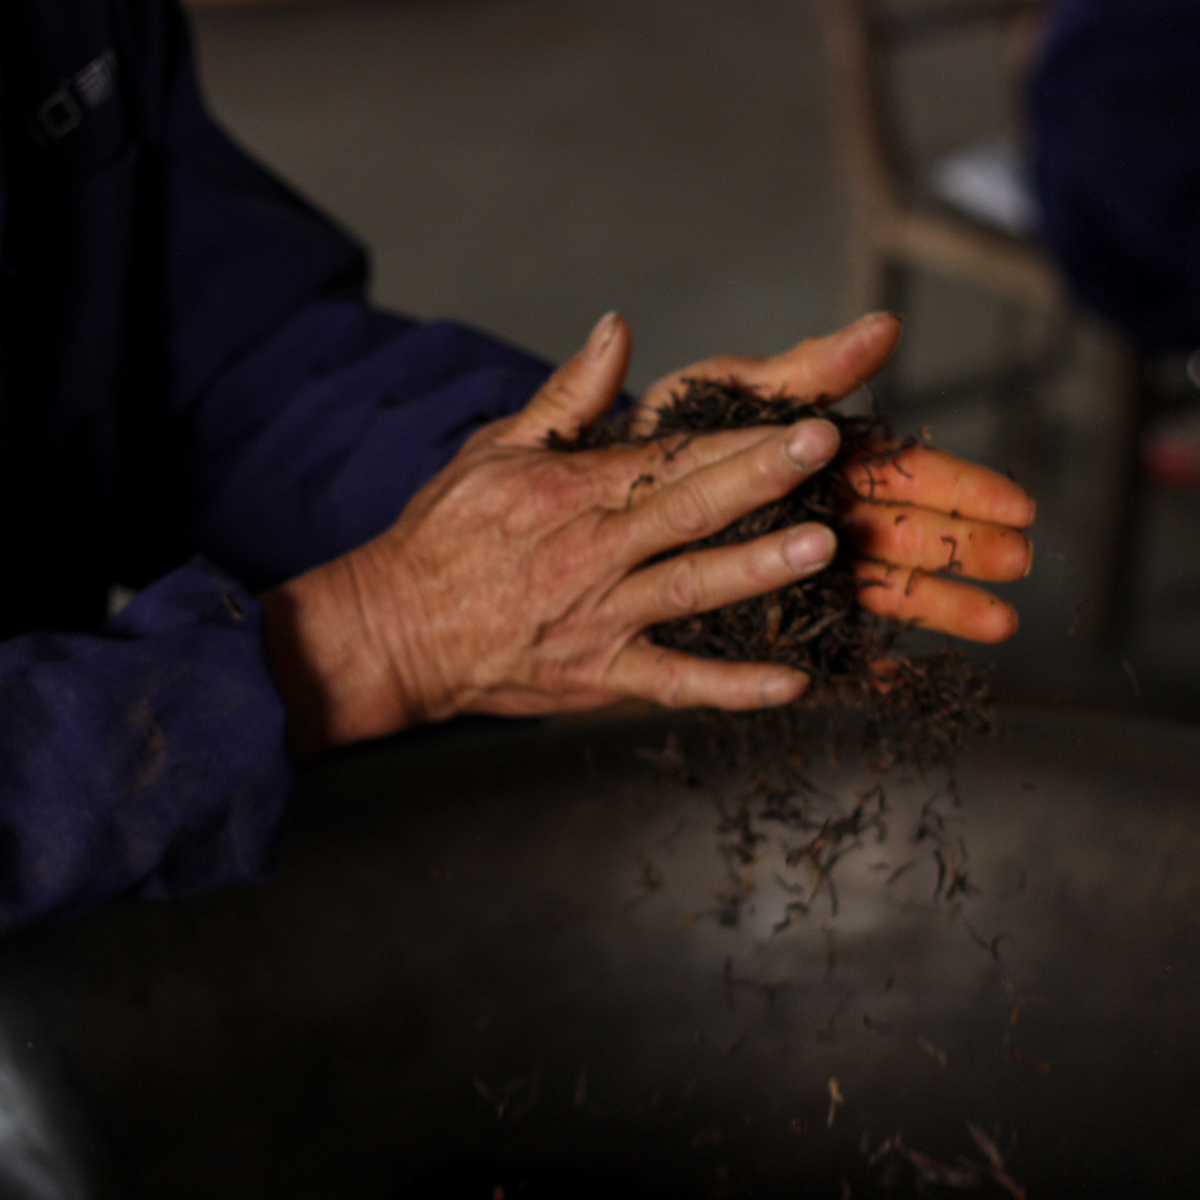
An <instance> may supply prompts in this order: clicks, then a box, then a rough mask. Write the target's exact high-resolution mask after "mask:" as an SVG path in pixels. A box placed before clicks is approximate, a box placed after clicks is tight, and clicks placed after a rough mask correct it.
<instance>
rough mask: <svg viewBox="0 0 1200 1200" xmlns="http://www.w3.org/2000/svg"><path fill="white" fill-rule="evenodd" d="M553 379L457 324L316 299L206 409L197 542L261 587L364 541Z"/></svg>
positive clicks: (197, 481)
mask: <svg viewBox="0 0 1200 1200" xmlns="http://www.w3.org/2000/svg"><path fill="white" fill-rule="evenodd" d="M549 370H550V368H549V367H548V366H547V365H546V364H545V363H542V362H540V361H539V360H537V359H534V358H531V357H530V356H529V355H526V354H524V353H522V352H521V351H519V350H515V349H513V348H512V347H509V346H505V345H503V344H502V343H500V342H497V341H494V340H493V339H491V338H488V337H485V336H484V335H483V334H480V333H476V332H475V331H473V330H470V329H467V328H465V327H464V326H461V325H457V324H454V323H452V322H448V321H447V322H435V323H433V324H428V325H415V324H413V323H412V322H408V321H404V320H401V319H400V318H397V317H392V316H388V315H386V314H383V313H379V312H375V311H373V310H371V309H369V308H367V307H366V306H364V305H363V304H361V303H358V302H354V301H336V300H326V301H318V302H314V303H312V304H310V305H308V306H307V307H305V308H304V309H302V310H301V311H300V312H299V313H298V314H296V315H295V316H294V317H293V318H292V319H291V320H289V321H287V322H286V323H284V325H283V326H282V327H281V328H279V329H278V330H276V331H275V332H274V333H273V334H272V335H271V336H270V337H267V338H265V339H264V340H263V341H262V342H261V343H260V344H259V345H258V346H256V347H255V348H254V349H253V350H252V351H251V352H250V353H248V354H247V355H246V356H245V357H244V358H243V359H242V360H241V361H240V362H239V363H238V364H237V366H236V367H235V368H234V369H232V370H230V371H227V372H226V373H225V374H224V375H222V376H221V377H220V379H218V381H217V382H216V383H215V384H214V385H213V387H212V388H211V389H210V390H209V392H208V393H207V394H206V395H205V396H204V397H203V400H202V402H200V403H198V404H197V405H196V406H195V409H194V411H193V414H192V417H191V422H190V429H189V436H188V447H189V455H190V460H189V472H190V475H191V487H192V490H191V495H192V506H191V513H190V516H191V520H192V522H193V523H194V531H193V536H194V538H195V544H196V546H197V547H198V548H199V549H200V550H201V551H202V552H203V553H204V554H205V555H206V556H208V557H209V558H211V559H212V560H213V561H214V562H217V563H219V564H220V565H221V566H222V567H224V568H225V569H226V570H228V571H230V572H232V573H233V574H234V575H236V576H237V577H238V578H239V579H241V580H243V581H244V582H245V583H246V584H247V585H248V586H250V587H251V588H253V589H256V590H259V589H263V588H266V587H269V586H271V585H273V584H275V583H277V582H279V581H281V580H283V579H287V578H289V577H291V576H293V575H296V574H298V573H299V572H301V571H304V570H306V569H307V568H309V567H311V566H314V565H315V564H317V563H320V562H324V561H327V560H328V559H331V558H334V557H336V556H337V555H339V554H341V553H344V552H345V551H346V550H349V549H352V548H353V547H355V546H358V545H361V544H362V543H363V542H365V541H366V540H367V539H369V538H371V537H373V536H374V535H375V534H377V533H380V532H381V531H382V530H384V529H386V528H387V527H388V526H389V525H390V524H391V523H392V522H393V521H394V520H395V519H396V517H397V516H398V515H399V513H400V510H401V509H402V508H403V507H404V505H405V503H406V502H407V500H408V499H409V497H410V496H412V494H413V493H414V492H415V491H416V490H417V489H418V488H419V487H420V486H421V485H422V484H423V483H425V481H426V480H428V479H429V478H430V477H431V476H432V475H434V474H435V473H436V472H437V471H438V470H439V469H440V468H441V467H442V466H444V465H445V463H446V462H447V461H448V460H449V459H450V458H451V457H452V456H453V455H454V453H455V452H456V451H457V449H458V448H459V446H461V444H462V443H463V441H464V440H465V439H466V438H467V437H468V436H469V435H470V434H471V432H472V431H473V430H475V429H478V428H479V427H480V426H481V425H483V424H486V423H487V422H489V421H493V420H496V419H497V418H499V417H503V416H506V415H508V414H509V413H511V412H514V411H515V410H516V409H518V408H520V407H521V406H522V405H523V404H524V403H525V402H526V401H527V400H528V399H529V397H530V396H531V395H532V394H533V393H534V392H535V391H536V390H537V389H538V388H539V387H540V386H541V384H542V382H543V381H544V379H545V378H546V376H547V374H548V373H549Z"/></svg>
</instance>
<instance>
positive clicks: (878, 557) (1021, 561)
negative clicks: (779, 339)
mask: <svg viewBox="0 0 1200 1200" xmlns="http://www.w3.org/2000/svg"><path fill="white" fill-rule="evenodd" d="M900 330H901V325H900V322H899V321H898V320H897V319H896V318H895V317H893V316H891V315H890V314H889V313H871V314H868V315H867V316H865V317H862V318H861V319H860V320H858V321H856V322H855V323H854V324H853V325H850V326H848V327H847V328H846V329H843V330H841V331H839V332H838V333H834V334H830V335H829V336H827V337H821V338H809V339H806V340H805V341H802V342H800V343H799V344H798V345H796V346H794V347H792V349H790V350H787V351H785V352H784V353H783V354H777V355H774V356H772V357H770V358H749V357H732V356H726V357H722V358H710V359H707V360H705V361H704V362H700V363H696V364H695V365H694V366H691V367H686V368H684V369H683V370H682V371H676V372H673V373H672V374H670V375H668V376H666V377H665V378H663V379H661V380H659V381H658V382H657V383H656V384H654V385H653V386H652V387H651V388H650V389H649V390H648V391H647V392H646V394H645V395H644V396H643V397H642V399H641V401H640V402H639V404H638V408H637V415H636V417H635V429H637V430H638V431H639V432H645V431H647V430H648V429H650V428H652V427H653V423H654V414H655V411H656V410H657V409H659V408H661V407H663V406H664V405H666V404H668V403H670V400H671V396H672V393H673V392H676V391H679V390H681V389H682V382H683V380H684V379H689V378H700V379H720V380H727V379H732V380H733V381H734V382H736V383H739V384H741V385H743V386H746V387H757V388H759V389H761V390H762V391H763V393H764V394H767V395H769V394H772V393H783V394H786V395H788V396H794V397H796V398H798V399H800V400H818V399H820V398H822V397H823V398H825V399H826V400H827V401H828V402H829V403H831V404H832V403H833V402H835V401H837V400H840V399H841V398H842V397H843V396H846V395H848V394H849V393H850V392H852V391H854V390H855V389H856V388H858V387H859V386H860V385H861V384H862V383H863V382H864V381H865V380H866V379H867V378H869V377H870V376H871V375H873V374H874V373H875V372H876V371H878V370H879V368H880V367H882V366H883V364H884V363H885V362H887V360H888V358H889V357H890V356H891V354H892V351H893V350H894V349H895V347H896V343H897V342H898V341H899V340H900ZM864 365H866V366H867V369H866V370H864ZM851 480H852V482H853V484H854V487H855V490H856V492H857V493H858V498H857V499H856V500H855V501H854V502H853V504H852V506H851V508H850V510H849V513H848V515H847V524H848V527H849V531H850V536H851V537H852V538H853V539H854V542H855V545H856V547H857V549H858V550H859V551H860V553H861V554H862V555H863V556H864V557H863V559H862V560H861V562H860V564H859V568H858V573H859V576H860V578H862V579H863V580H864V581H869V582H870V585H871V586H868V587H864V588H863V589H862V592H861V593H860V602H861V603H862V605H863V607H864V608H866V609H868V610H869V611H871V612H873V613H876V614H877V615H879V616H883V617H890V618H891V619H893V620H895V621H901V622H912V623H914V624H916V625H920V626H921V627H923V628H926V629H931V630H935V631H937V632H941V633H948V634H951V635H952V636H954V637H960V638H966V639H968V640H970V641H976V642H1002V641H1004V640H1005V639H1006V638H1009V637H1011V636H1012V635H1013V634H1014V633H1015V632H1016V630H1017V623H1018V622H1017V613H1016V610H1015V609H1014V608H1013V607H1012V605H1010V604H1007V603H1006V602H1005V601H1003V600H1001V599H1000V598H999V597H998V596H994V595H992V593H990V592H988V591H986V590H985V589H983V588H979V587H975V586H973V585H972V584H969V583H965V582H962V579H975V580H980V581H984V582H992V583H1007V582H1011V581H1013V580H1017V579H1021V578H1023V577H1024V576H1025V575H1027V574H1028V573H1029V569H1030V567H1031V565H1032V563H1033V546H1032V544H1031V543H1030V541H1029V539H1028V538H1026V537H1025V536H1024V535H1023V534H1022V533H1021V532H1020V530H1022V529H1026V528H1027V527H1028V526H1030V525H1032V524H1033V519H1034V514H1035V505H1034V502H1033V500H1032V499H1031V497H1030V496H1029V495H1028V494H1027V493H1026V492H1025V491H1024V490H1023V489H1022V488H1020V487H1018V485H1017V484H1015V483H1013V482H1012V481H1011V480H1009V479H1006V478H1005V477H1004V476H1003V475H999V474H997V473H996V472H995V471H991V470H989V469H988V468H987V467H982V466H979V465H977V464H975V463H971V462H967V461H965V460H964V459H961V458H956V457H955V456H954V455H952V454H947V453H946V452H945V451H942V450H935V449H932V448H929V447H925V446H914V447H912V448H911V449H909V450H906V451H904V452H903V453H902V454H901V455H900V456H899V457H898V458H897V459H896V460H895V461H894V462H890V463H884V464H881V465H880V464H876V465H870V464H861V463H860V464H858V465H856V466H855V467H854V468H852V470H851ZM935 572H939V573H936V574H935ZM948 574H949V575H954V576H961V577H962V578H961V579H960V578H948V577H947V575H948Z"/></svg>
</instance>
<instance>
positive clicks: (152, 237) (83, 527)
mask: <svg viewBox="0 0 1200 1200" xmlns="http://www.w3.org/2000/svg"><path fill="white" fill-rule="evenodd" d="M0 73H2V79H0V86H2V95H3V117H4V121H3V148H2V152H0V220H2V222H3V225H2V241H0V500H2V502H3V506H4V507H3V511H4V512H5V523H4V526H3V529H2V530H0V564H2V566H3V572H4V574H3V587H2V588H0V638H3V639H4V640H3V641H2V642H0V931H6V930H12V929H15V928H17V927H20V926H22V925H24V924H27V923H28V922H30V921H32V920H35V919H40V918H44V917H49V916H61V915H66V914H70V913H76V912H81V911H85V910H87V909H90V908H93V907H95V906H97V905H98V904H101V903H103V902H104V901H106V900H108V899H110V898H112V897H114V896H117V895H120V894H124V893H135V894H139V895H146V896H171V895H178V894H182V893H186V892H193V891H197V890H202V889H206V888H213V887H218V886H222V885H225V884H229V883H232V882H234V881H237V880H247V879H256V878H260V877H262V876H263V874H264V873H265V872H267V871H269V869H270V867H271V864H272V860H273V856H274V852H275V847H276V844H277V840H278V834H279V827H280V822H281V819H282V815H283V812H284V808H285V803H286V799H287V796H288V792H289V790H290V787H291V779H292V764H291V761H290V758H289V754H288V750H287V747H286V743H285V737H284V714H283V709H282V704H281V701H280V698H279V696H278V693H277V692H276V689H275V686H274V684H273V682H272V679H271V675H270V672H269V669H268V664H267V661H266V657H265V651H264V645H263V637H262V624H261V612H260V610H259V606H258V605H257V603H256V602H255V600H254V599H253V593H254V592H256V591H258V590H261V589H263V588H266V587H269V586H271V585H272V584H275V583H277V582H279V581H281V580H283V579H285V578H287V577H288V576H291V575H293V574H296V573H297V572H300V571H302V570H304V569H306V568H308V567H310V566H313V565H315V564H317V563H319V562H322V561H325V560H327V559H329V558H332V557H334V556H336V555H338V554H340V553H342V552H344V551H345V550H348V549H350V548H352V547H353V546H355V545H358V544H359V543H361V542H362V541H364V540H365V539H367V538H369V537H371V536H372V535H374V534H376V533H378V532H379V531H381V530H382V529H384V528H385V527H386V526H387V525H389V524H390V523H391V521H392V520H394V518H395V517H396V515H397V514H398V512H399V511H400V509H401V508H402V507H403V505H404V503H405V502H406V500H407V499H408V497H409V496H410V495H411V494H412V493H413V491H414V490H415V489H416V488H418V487H419V486H420V485H421V484H422V483H423V482H424V481H425V480H426V479H428V478H429V476H430V475H432V474H433V473H434V472H435V471H436V470H437V469H438V468H439V467H440V466H442V465H443V464H444V463H445V462H446V461H447V460H448V459H449V458H450V457H451V455H452V454H453V453H454V452H455V450H456V449H457V447H458V446H459V445H460V444H461V442H462V440H463V439H464V437H465V436H466V435H467V434H468V433H470V432H471V430H473V429H474V428H476V427H478V426H479V425H480V424H482V423H484V422H486V421H490V420H492V419H494V418H496V417H499V416H502V415H505V414H507V413H509V412H511V411H513V410H514V409H516V408H517V407H519V406H520V405H521V404H522V403H524V401H525V400H526V399H527V398H528V397H529V396H530V395H531V394H532V393H533V392H534V391H535V390H536V389H537V387H538V386H539V385H540V383H541V382H542V380H543V379H544V378H545V376H546V374H547V371H548V368H547V366H546V365H545V364H544V363H542V362H540V361H538V360H536V359H533V358H531V357H529V356H528V355H526V354H523V353H521V352H520V351H517V350H514V349H512V348H510V347H507V346H504V345H502V344H500V343H498V342H496V341H493V340H492V339H490V338H487V337H485V336H483V335H481V334H478V333H475V332H473V331H471V330H469V329H466V328H464V327H462V326H459V325H455V324H451V323H436V324H432V325H418V324H416V323H414V322H412V321H407V320H403V319H400V318H398V317H394V316H391V315H387V314H384V313H380V312H378V311H375V310H372V309H371V308H370V307H368V306H367V304H366V303H365V302H364V299H363V289H364V281H365V275H366V269H365V262H364V257H363V254H362V252H361V250H360V249H359V247H358V246H357V245H356V244H355V243H354V242H353V241H352V240H351V239H350V238H349V237H347V236H346V235H345V234H344V233H343V232H341V231H340V230H338V229H337V228H335V227H334V226H333V225H332V224H331V223H330V222H329V221H328V220H326V219H325V218H324V217H322V216H321V215H320V214H318V213H317V212H315V211H314V210H313V209H312V208H311V207H309V206H308V205H307V204H305V203H304V202H303V201H302V200H300V199H298V198H297V197H296V196H295V195H294V194H293V193H292V192H290V191H289V190H288V189H287V188H286V187H284V186H283V185H282V184H280V183H279V182H278V181H277V180H275V179H274V178H273V177H271V176H270V175H269V174H268V173H267V172H265V171H264V170H263V169H262V168H260V167H259V166H257V165H255V164H254V163H252V162H251V161H250V160H249V159H247V158H246V157H245V156H244V155H243V154H242V153H240V152H239V151H238V150H237V149H235V148H234V147H233V146H232V145H231V144H230V142H229V141H228V140H227V139H226V138H225V137H224V136H223V135H222V134H221V133H220V132H219V131H218V130H217V129H216V128H215V127H214V125H213V124H212V122H211V121H210V120H209V118H208V117H207V115H206V114H205V112H204V109H203V106H202V103H201V100H200V98H199V95H198V91H197V87H196V82H195V78H194V71H193V67H192V63H191V51H190V47H189V43H188V37H187V31H186V27H185V23H184V20H183V17H182V14H181V12H180V11H179V8H178V6H177V3H175V0H4V4H3V5H0ZM113 583H121V584H124V585H126V586H129V587H132V588H135V589H141V590H140V593H139V595H138V596H137V597H136V599H135V600H134V601H133V602H132V603H131V604H130V605H129V606H128V607H127V608H126V609H125V610H124V611H123V612H122V613H120V615H118V616H117V617H116V618H114V619H112V620H109V621H107V623H106V622H105V619H104V618H105V602H106V596H107V594H108V590H109V587H110V585H111V584H113Z"/></svg>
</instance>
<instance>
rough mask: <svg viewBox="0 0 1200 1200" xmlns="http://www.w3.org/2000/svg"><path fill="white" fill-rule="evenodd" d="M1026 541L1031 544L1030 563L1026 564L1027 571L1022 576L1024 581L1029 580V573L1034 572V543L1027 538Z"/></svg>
mask: <svg viewBox="0 0 1200 1200" xmlns="http://www.w3.org/2000/svg"><path fill="white" fill-rule="evenodd" d="M1025 541H1026V542H1028V543H1029V561H1028V562H1027V563H1026V564H1025V571H1024V573H1023V574H1022V576H1021V578H1022V579H1028V578H1029V572H1030V571H1032V570H1033V542H1032V541H1031V540H1030V539H1029V538H1026V539H1025Z"/></svg>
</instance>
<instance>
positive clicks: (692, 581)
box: [663, 555, 700, 613]
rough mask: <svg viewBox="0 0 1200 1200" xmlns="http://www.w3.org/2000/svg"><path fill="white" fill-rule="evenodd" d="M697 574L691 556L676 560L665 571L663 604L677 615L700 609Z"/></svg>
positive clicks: (694, 562) (694, 561)
mask: <svg viewBox="0 0 1200 1200" xmlns="http://www.w3.org/2000/svg"><path fill="white" fill-rule="evenodd" d="M698 576H699V572H698V570H697V568H696V560H695V559H694V558H692V556H691V555H685V556H684V557H683V558H679V559H676V560H675V562H673V563H672V564H671V566H670V570H668V571H667V574H666V578H665V580H664V586H663V602H664V603H665V604H666V605H667V607H668V608H669V609H671V610H672V611H674V612H679V613H693V612H695V611H696V610H697V609H698V608H699V607H700V587H699V577H698Z"/></svg>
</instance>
